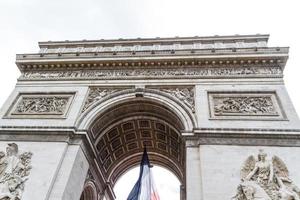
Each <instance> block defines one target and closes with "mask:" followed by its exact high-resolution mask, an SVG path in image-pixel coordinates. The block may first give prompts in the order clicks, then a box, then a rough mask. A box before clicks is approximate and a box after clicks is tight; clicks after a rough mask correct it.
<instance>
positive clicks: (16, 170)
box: [0, 143, 32, 200]
mask: <svg viewBox="0 0 300 200" xmlns="http://www.w3.org/2000/svg"><path fill="white" fill-rule="evenodd" d="M31 157H32V153H31V152H24V153H22V154H20V153H19V150H18V145H17V144H15V143H9V144H8V146H7V147H6V153H5V152H4V151H0V200H21V198H22V193H23V191H24V188H25V183H26V181H27V180H28V176H29V174H30V170H31V168H32V167H31Z"/></svg>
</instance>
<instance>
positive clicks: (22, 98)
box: [6, 93, 74, 118]
mask: <svg viewBox="0 0 300 200" xmlns="http://www.w3.org/2000/svg"><path fill="white" fill-rule="evenodd" d="M73 97H74V94H73V93H67V94H66V93H52V94H51V93H50V94H48V93H47V94H45V93H40V94H37V93H35V94H27V93H21V94H19V95H18V97H17V98H16V100H15V101H14V103H13V106H12V107H11V108H10V110H9V112H8V114H7V115H6V117H9V118H65V117H66V115H67V112H68V109H69V107H70V104H71V102H72V99H73Z"/></svg>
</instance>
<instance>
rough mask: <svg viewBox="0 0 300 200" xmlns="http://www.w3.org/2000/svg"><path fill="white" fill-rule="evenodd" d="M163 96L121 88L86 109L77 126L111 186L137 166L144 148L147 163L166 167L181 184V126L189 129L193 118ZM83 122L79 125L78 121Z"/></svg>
mask: <svg viewBox="0 0 300 200" xmlns="http://www.w3.org/2000/svg"><path fill="white" fill-rule="evenodd" d="M188 111H189V110H188V108H186V107H184V106H182V105H181V104H180V103H178V102H177V101H176V100H175V101H174V99H172V98H170V97H169V96H168V95H166V96H164V95H160V94H158V93H151V90H150V92H148V91H144V93H143V96H137V95H136V93H135V92H132V93H122V94H120V95H114V96H113V97H112V98H107V100H106V101H103V102H99V103H98V105H95V106H94V107H93V108H90V109H87V110H86V112H85V113H83V114H84V116H85V118H87V119H89V121H88V120H87V119H85V118H83V119H82V121H81V124H80V126H82V127H84V126H88V130H87V133H88V136H89V138H90V141H91V143H92V145H93V146H94V149H95V152H96V154H97V156H98V162H99V166H100V167H101V170H102V172H103V174H104V176H105V178H106V180H107V181H109V182H110V183H111V184H112V185H114V184H115V182H116V181H117V179H118V178H119V177H120V176H121V175H122V174H123V173H124V172H126V171H127V170H129V169H131V168H133V167H135V166H137V165H139V163H140V160H141V154H142V152H143V149H144V147H147V150H148V152H149V157H150V161H151V163H152V164H155V165H160V166H162V167H165V168H167V169H169V170H170V171H171V172H172V173H174V174H175V175H176V176H177V178H178V179H179V180H180V181H181V182H182V183H184V182H185V181H184V174H185V173H184V172H185V143H184V139H183V138H182V136H181V132H182V131H186V130H192V127H193V125H194V124H195V119H194V118H192V117H191V116H192V115H193V114H192V113H189V112H188ZM83 124H84V126H83Z"/></svg>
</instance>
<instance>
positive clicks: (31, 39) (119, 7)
mask: <svg viewBox="0 0 300 200" xmlns="http://www.w3.org/2000/svg"><path fill="white" fill-rule="evenodd" d="M298 2H299V1H298V0H205V1H204V0H106V1H104V0H80V1H77V0H48V1H46V0H0V61H1V66H0V84H1V94H0V104H1V105H2V104H3V103H4V101H5V100H6V98H7V97H8V95H9V94H10V92H11V91H12V90H13V88H14V85H15V83H16V79H17V78H18V76H19V75H20V73H19V71H18V69H17V67H16V66H15V64H14V62H15V54H16V53H28V52H36V51H38V46H37V42H38V41H48V40H81V39H102V38H104V39H108V38H136V37H158V36H159V37H170V36H196V35H198V36H211V35H234V34H257V33H261V34H270V35H271V36H270V41H269V46H289V47H290V58H289V61H288V63H287V67H286V70H285V78H284V80H285V83H286V86H287V89H288V92H289V94H290V96H291V98H292V101H293V103H294V105H295V107H296V109H297V111H298V113H299V112H300V92H299V90H298V88H299V85H300V78H299V72H300V68H299V67H300V66H299V65H300V56H299V53H300V37H299V36H300V30H299V19H300V11H299V8H300V6H299V5H298Z"/></svg>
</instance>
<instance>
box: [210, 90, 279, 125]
mask: <svg viewBox="0 0 300 200" xmlns="http://www.w3.org/2000/svg"><path fill="white" fill-rule="evenodd" d="M208 98H209V108H210V117H211V119H253V120H255V119H259V120H262V119H267V120H268V119H269V120H274V119H275V120H284V115H283V112H282V110H281V108H280V103H279V101H278V98H277V96H276V93H275V92H264V93H260V92H232V93H230V92H228V93H226V92H209V93H208Z"/></svg>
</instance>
